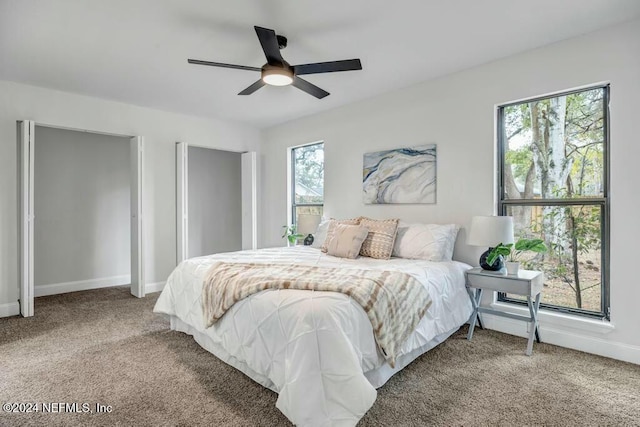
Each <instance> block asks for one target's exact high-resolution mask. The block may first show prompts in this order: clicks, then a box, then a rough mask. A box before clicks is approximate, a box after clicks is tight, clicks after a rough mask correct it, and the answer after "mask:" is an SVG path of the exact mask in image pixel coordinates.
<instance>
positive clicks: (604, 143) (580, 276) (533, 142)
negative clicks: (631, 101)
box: [498, 86, 609, 317]
mask: <svg viewBox="0 0 640 427" xmlns="http://www.w3.org/2000/svg"><path fill="white" fill-rule="evenodd" d="M608 99H609V87H608V86H602V87H595V88H589V89H586V90H581V91H574V92H570V93H565V94H560V95H555V96H553V97H545V98H538V99H534V100H530V101H525V102H519V103H514V104H509V105H505V106H502V107H500V108H499V109H498V126H499V130H500V131H499V133H498V137H499V141H498V143H499V147H500V150H499V153H500V154H499V156H500V158H499V164H500V177H499V178H500V188H499V192H500V193H499V212H501V214H503V215H512V216H513V217H514V223H515V234H516V239H517V238H519V237H528V238H533V237H535V238H541V239H543V240H544V241H545V242H546V243H547V246H548V247H549V248H550V251H549V252H548V253H546V254H531V255H530V256H529V258H528V259H526V260H525V267H527V268H530V269H536V270H542V271H544V273H545V278H546V282H545V289H544V292H543V299H542V305H543V306H547V307H549V308H556V309H561V310H563V311H571V312H576V313H581V314H587V315H596V316H602V317H608V314H609V313H608V295H609V289H608V280H607V279H608V277H607V271H608V251H607V247H608V231H607V230H608V201H607V197H608V188H607V185H608V181H607V176H608V172H607V147H608ZM500 299H501V300H508V301H513V300H517V299H518V297H516V296H512V295H500Z"/></svg>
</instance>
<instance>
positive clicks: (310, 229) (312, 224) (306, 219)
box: [297, 214, 321, 236]
mask: <svg viewBox="0 0 640 427" xmlns="http://www.w3.org/2000/svg"><path fill="white" fill-rule="evenodd" d="M320 219H321V217H320V215H314V214H300V215H298V224H297V225H298V228H297V230H298V233H300V234H304V235H305V236H306V235H307V234H313V233H315V232H316V230H317V229H318V224H320Z"/></svg>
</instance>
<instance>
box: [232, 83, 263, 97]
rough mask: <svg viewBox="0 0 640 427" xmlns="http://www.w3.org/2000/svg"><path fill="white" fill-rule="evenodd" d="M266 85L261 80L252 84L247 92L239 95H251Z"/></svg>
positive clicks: (244, 91)
mask: <svg viewBox="0 0 640 427" xmlns="http://www.w3.org/2000/svg"><path fill="white" fill-rule="evenodd" d="M265 84H266V83H265V82H263V81H262V79H260V80H258V81H256V82H255V83H254V84H252V85H251V86H249V87H248V88H246V89H245V90H243V91H242V92H240V93H239V94H238V95H251V94H252V93H253V92H255V91H257V90H258V89H260V88H261V87H262V86H264V85H265Z"/></svg>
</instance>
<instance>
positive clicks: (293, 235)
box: [282, 225, 304, 244]
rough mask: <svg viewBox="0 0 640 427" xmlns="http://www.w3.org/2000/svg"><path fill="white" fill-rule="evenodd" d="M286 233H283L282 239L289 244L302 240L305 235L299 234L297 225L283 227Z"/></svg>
mask: <svg viewBox="0 0 640 427" xmlns="http://www.w3.org/2000/svg"><path fill="white" fill-rule="evenodd" d="M282 228H284V233H282V238H283V239H287V240H288V241H289V243H291V244H293V243H295V242H296V241H297V240H298V239H302V238H303V237H304V235H302V234H300V233H298V232H297V231H298V230H297V227H296V226H295V225H283V226H282Z"/></svg>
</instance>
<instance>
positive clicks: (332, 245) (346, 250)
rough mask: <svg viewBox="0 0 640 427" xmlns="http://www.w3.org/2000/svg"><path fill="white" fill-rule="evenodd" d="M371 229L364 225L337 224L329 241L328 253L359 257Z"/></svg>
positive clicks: (344, 256)
mask: <svg viewBox="0 0 640 427" xmlns="http://www.w3.org/2000/svg"><path fill="white" fill-rule="evenodd" d="M367 234H369V230H367V227H363V226H362V225H346V224H337V225H336V226H335V227H334V229H333V236H332V237H331V240H329V242H328V243H327V254H328V255H332V256H337V257H340V258H351V259H354V258H357V257H358V254H359V253H360V248H361V247H362V242H364V239H366V238H367Z"/></svg>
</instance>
